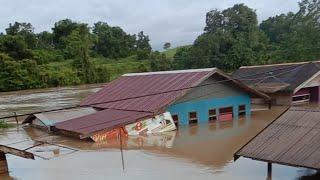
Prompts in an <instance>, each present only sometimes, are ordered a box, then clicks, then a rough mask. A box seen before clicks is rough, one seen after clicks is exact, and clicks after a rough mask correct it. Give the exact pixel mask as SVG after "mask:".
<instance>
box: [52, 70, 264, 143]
mask: <svg viewBox="0 0 320 180" xmlns="http://www.w3.org/2000/svg"><path fill="white" fill-rule="evenodd" d="M213 74H218V75H220V76H221V77H223V79H224V80H227V81H229V82H231V83H233V84H235V85H237V87H239V88H241V89H243V90H244V91H246V92H248V93H249V94H250V95H252V96H257V97H261V98H265V99H269V97H268V96H267V95H265V94H263V93H261V92H259V91H256V90H254V89H252V88H250V87H248V86H247V85H245V84H243V83H241V82H240V81H237V80H233V79H231V78H230V76H228V75H226V74H225V73H223V72H222V71H220V70H218V69H216V68H208V69H193V70H179V71H164V72H161V71H160V72H149V73H134V74H125V75H123V76H122V77H120V78H119V79H117V80H115V81H112V82H110V83H108V84H107V85H106V86H105V87H104V88H102V89H101V90H100V91H98V92H97V93H95V94H93V95H91V96H89V97H87V98H86V99H85V100H84V101H82V102H81V104H80V106H83V107H90V106H91V107H95V108H98V109H102V111H99V112H97V113H95V114H91V115H88V116H83V117H79V118H75V119H71V120H68V121H65V122H62V123H57V125H56V126H55V129H60V130H63V131H66V132H73V133H76V134H81V136H83V137H87V136H88V134H92V133H94V132H98V131H101V130H105V129H112V128H115V127H120V126H124V125H127V124H131V123H132V122H136V121H139V120H142V119H143V118H144V117H149V116H154V115H158V114H160V113H163V112H164V111H165V108H166V107H167V106H169V105H170V104H172V103H174V102H175V100H177V99H178V98H180V97H182V96H183V95H185V94H186V92H187V91H188V90H190V89H191V88H193V87H196V86H197V85H199V84H200V83H201V82H203V81H204V80H206V79H207V78H208V77H210V76H211V75H213ZM123 115H127V116H125V117H124V116H123Z"/></svg>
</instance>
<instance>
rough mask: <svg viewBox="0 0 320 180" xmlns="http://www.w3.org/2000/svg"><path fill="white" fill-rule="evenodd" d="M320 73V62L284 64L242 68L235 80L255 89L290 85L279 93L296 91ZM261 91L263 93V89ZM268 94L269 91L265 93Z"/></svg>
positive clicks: (237, 72)
mask: <svg viewBox="0 0 320 180" xmlns="http://www.w3.org/2000/svg"><path fill="white" fill-rule="evenodd" d="M319 71H320V62H319V61H316V62H303V63H284V64H275V65H261V66H246V67H241V68H240V69H238V70H237V71H236V72H234V73H233V74H232V77H233V78H236V79H239V80H241V81H242V82H244V83H246V84H247V85H250V86H251V87H254V86H255V85H257V86H259V84H262V85H263V84H266V85H268V84H270V83H282V84H283V85H286V84H287V85H288V86H286V87H283V88H281V89H279V90H278V91H290V92H291V91H294V90H295V89H296V88H297V87H298V86H299V85H301V84H302V83H304V82H305V81H307V80H308V79H310V78H311V77H312V76H313V75H315V74H316V73H318V72H319ZM253 78H254V79H253ZM260 90H262V91H263V89H262V88H260ZM274 90H276V89H274ZM263 92H265V93H268V91H263Z"/></svg>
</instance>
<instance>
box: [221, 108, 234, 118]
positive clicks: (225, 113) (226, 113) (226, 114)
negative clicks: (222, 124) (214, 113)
mask: <svg viewBox="0 0 320 180" xmlns="http://www.w3.org/2000/svg"><path fill="white" fill-rule="evenodd" d="M232 118H233V108H232V107H225V108H221V109H219V118H218V119H219V121H229V120H232Z"/></svg>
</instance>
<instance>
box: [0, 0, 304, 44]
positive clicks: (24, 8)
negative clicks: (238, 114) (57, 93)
mask: <svg viewBox="0 0 320 180" xmlns="http://www.w3.org/2000/svg"><path fill="white" fill-rule="evenodd" d="M297 2H298V0H242V1H240V0H224V1H223V0H192V1H191V0H0V4H1V6H0V32H4V31H5V28H6V27H8V24H9V23H10V22H15V21H18V22H30V23H31V24H32V25H33V26H34V27H35V32H40V31H44V30H49V31H51V28H52V27H53V24H54V22H56V21H58V20H61V19H65V18H70V19H72V20H75V21H79V22H86V23H89V24H90V25H92V24H93V23H94V22H97V21H104V22H107V23H108V24H110V25H112V26H120V27H122V28H123V29H124V30H125V31H127V32H129V33H131V34H136V33H137V32H138V31H140V30H143V31H144V32H145V33H146V34H147V35H149V37H150V39H151V44H152V47H153V48H154V49H156V50H161V49H162V45H163V43H164V42H171V44H172V46H179V45H185V44H191V43H192V42H193V41H194V40H195V38H196V37H197V36H198V35H199V34H201V33H202V31H203V28H204V25H205V14H206V12H208V11H210V10H212V9H216V8H217V9H225V8H228V7H231V6H233V5H234V4H236V3H245V4H246V5H248V6H249V7H251V8H253V9H255V10H256V12H257V14H258V19H259V21H261V20H264V19H266V18H268V17H269V16H274V15H277V14H280V13H287V12H289V11H294V12H295V11H297V9H298V5H297Z"/></svg>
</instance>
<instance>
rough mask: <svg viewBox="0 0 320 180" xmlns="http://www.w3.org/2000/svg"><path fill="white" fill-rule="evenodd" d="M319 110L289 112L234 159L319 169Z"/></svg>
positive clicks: (292, 109)
mask: <svg viewBox="0 0 320 180" xmlns="http://www.w3.org/2000/svg"><path fill="white" fill-rule="evenodd" d="M319 116H320V109H311V108H291V109H289V110H288V111H287V112H285V113H284V114H283V115H282V116H280V117H279V118H278V119H277V120H275V121H274V122H273V123H272V124H270V125H269V126H268V127H267V128H266V129H264V130H263V131H262V132H261V133H260V134H258V135H257V136H256V137H255V138H253V139H252V140H251V141H250V142H249V143H248V144H246V145H245V146H244V147H242V148H241V149H240V150H239V151H238V152H236V154H235V155H236V156H244V157H248V158H253V159H257V160H262V161H267V162H272V163H279V164H285V165H290V166H297V167H307V168H313V169H320V144H319V142H320V120H319Z"/></svg>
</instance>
